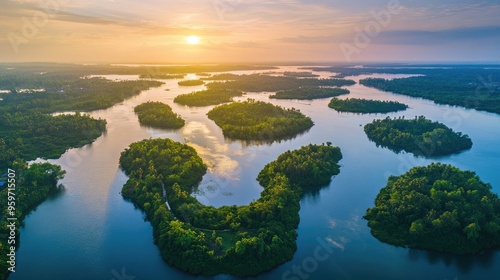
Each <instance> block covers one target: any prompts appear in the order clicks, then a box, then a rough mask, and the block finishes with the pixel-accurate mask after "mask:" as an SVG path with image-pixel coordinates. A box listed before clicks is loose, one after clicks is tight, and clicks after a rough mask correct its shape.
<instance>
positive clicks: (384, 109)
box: [328, 98, 408, 114]
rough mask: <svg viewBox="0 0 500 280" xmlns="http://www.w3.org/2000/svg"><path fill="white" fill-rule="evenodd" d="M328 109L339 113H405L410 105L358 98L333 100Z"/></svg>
mask: <svg viewBox="0 0 500 280" xmlns="http://www.w3.org/2000/svg"><path fill="white" fill-rule="evenodd" d="M328 107H330V108H332V109H335V110H337V111H339V112H351V113H363V114H367V113H390V112H397V111H403V110H406V109H407V108H408V105H406V104H403V103H399V102H396V101H378V100H367V99H358V98H347V99H338V98H333V99H332V100H331V101H330V103H329V104H328Z"/></svg>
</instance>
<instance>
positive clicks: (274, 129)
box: [207, 99, 314, 141]
mask: <svg viewBox="0 0 500 280" xmlns="http://www.w3.org/2000/svg"><path fill="white" fill-rule="evenodd" d="M207 115H208V118H209V119H211V120H213V121H215V123H216V124H217V125H218V126H219V127H220V128H222V132H223V133H224V136H226V137H229V138H235V139H242V140H271V141H274V140H280V139H284V138H287V137H293V136H295V135H297V134H299V133H301V132H304V131H306V130H307V129H309V128H311V127H312V126H313V125H314V123H313V121H312V120H311V119H310V118H309V117H307V116H305V115H303V114H302V113H301V112H300V111H299V110H296V109H295V108H292V109H284V108H282V107H280V106H275V105H273V104H271V103H266V102H262V101H255V100H252V99H249V100H248V101H245V102H235V103H231V104H225V105H220V106H217V107H215V108H213V109H212V110H211V111H210V112H208V114H207Z"/></svg>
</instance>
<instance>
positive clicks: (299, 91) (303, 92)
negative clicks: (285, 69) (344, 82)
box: [269, 86, 349, 100]
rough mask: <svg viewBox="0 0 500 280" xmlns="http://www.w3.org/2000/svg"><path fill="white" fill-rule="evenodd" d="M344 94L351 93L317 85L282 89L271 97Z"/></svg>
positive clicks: (320, 96) (293, 97)
mask: <svg viewBox="0 0 500 280" xmlns="http://www.w3.org/2000/svg"><path fill="white" fill-rule="evenodd" d="M343 94H349V90H347V89H343V88H329V87H317V86H305V87H300V88H293V89H287V90H280V91H278V92H276V94H274V95H270V96H269V98H275V99H307V100H311V99H316V98H326V97H334V96H339V95H343Z"/></svg>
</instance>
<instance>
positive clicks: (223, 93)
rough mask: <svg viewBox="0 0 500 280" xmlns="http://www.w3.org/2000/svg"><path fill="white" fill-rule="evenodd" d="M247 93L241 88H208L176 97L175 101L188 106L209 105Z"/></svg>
mask: <svg viewBox="0 0 500 280" xmlns="http://www.w3.org/2000/svg"><path fill="white" fill-rule="evenodd" d="M243 94H245V93H244V92H242V91H240V90H233V89H207V90H202V91H196V92H192V93H187V94H181V95H178V96H177V97H175V99H174V102H175V103H178V104H181V105H187V106H193V107H195V106H209V105H219V104H222V103H228V102H233V97H236V96H242V95H243Z"/></svg>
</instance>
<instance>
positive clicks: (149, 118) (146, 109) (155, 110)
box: [134, 101, 185, 129]
mask: <svg viewBox="0 0 500 280" xmlns="http://www.w3.org/2000/svg"><path fill="white" fill-rule="evenodd" d="M134 112H135V113H136V114H137V116H138V117H139V122H140V123H141V124H142V125H146V126H150V127H156V128H167V129H168V128H172V129H176V128H181V127H183V126H184V124H185V121H184V119H182V117H181V116H180V115H179V114H176V113H174V112H173V111H172V108H170V106H168V105H167V104H165V103H162V102H152V101H149V102H146V103H143V104H141V105H139V106H136V107H135V108H134Z"/></svg>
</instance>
